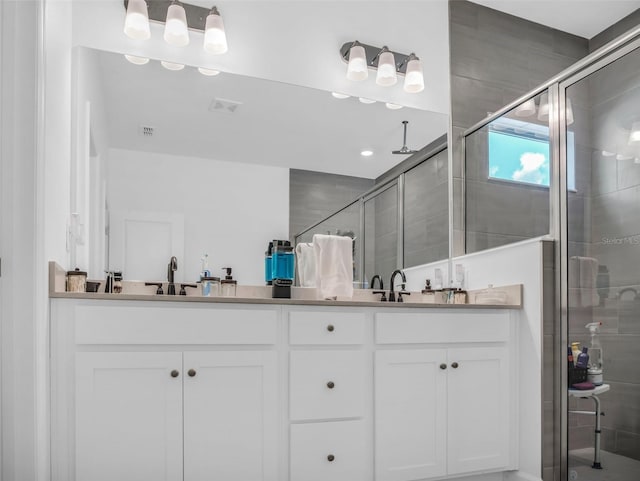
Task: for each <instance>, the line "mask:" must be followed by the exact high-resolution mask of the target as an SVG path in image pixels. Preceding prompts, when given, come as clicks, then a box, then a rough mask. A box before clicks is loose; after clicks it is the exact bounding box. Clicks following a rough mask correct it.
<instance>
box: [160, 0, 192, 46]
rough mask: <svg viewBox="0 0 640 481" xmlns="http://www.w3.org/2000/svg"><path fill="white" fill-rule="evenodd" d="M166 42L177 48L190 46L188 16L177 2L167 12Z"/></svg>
mask: <svg viewBox="0 0 640 481" xmlns="http://www.w3.org/2000/svg"><path fill="white" fill-rule="evenodd" d="M164 41H165V42H167V43H168V44H169V45H174V46H176V47H184V46H186V45H189V30H188V28H187V14H186V12H185V11H184V7H183V6H182V5H180V4H178V3H175V2H174V3H172V4H171V5H169V9H168V10H167V21H166V23H165V25H164Z"/></svg>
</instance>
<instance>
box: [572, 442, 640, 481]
mask: <svg viewBox="0 0 640 481" xmlns="http://www.w3.org/2000/svg"><path fill="white" fill-rule="evenodd" d="M600 460H601V462H602V469H593V468H592V467H591V465H592V464H593V448H585V449H575V450H573V451H570V452H569V479H570V480H571V481H638V480H640V461H637V460H635V459H631V458H627V457H625V456H620V455H618V454H613V453H609V452H607V451H600Z"/></svg>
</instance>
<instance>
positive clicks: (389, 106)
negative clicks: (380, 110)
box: [385, 102, 403, 110]
mask: <svg viewBox="0 0 640 481" xmlns="http://www.w3.org/2000/svg"><path fill="white" fill-rule="evenodd" d="M385 105H386V106H387V108H388V109H389V110H400V109H401V108H402V107H403V106H402V105H398V104H392V103H391V102H387V103H386V104H385Z"/></svg>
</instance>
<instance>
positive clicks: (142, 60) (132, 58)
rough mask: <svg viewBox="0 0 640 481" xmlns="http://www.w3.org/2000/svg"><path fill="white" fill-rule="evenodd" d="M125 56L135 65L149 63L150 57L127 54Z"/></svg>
mask: <svg viewBox="0 0 640 481" xmlns="http://www.w3.org/2000/svg"><path fill="white" fill-rule="evenodd" d="M124 58H126V59H127V60H128V61H129V62H131V63H132V64H134V65H146V64H148V63H149V59H148V58H145V57H136V56H135V55H127V54H125V56H124Z"/></svg>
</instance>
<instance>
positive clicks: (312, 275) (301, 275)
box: [296, 243, 316, 287]
mask: <svg viewBox="0 0 640 481" xmlns="http://www.w3.org/2000/svg"><path fill="white" fill-rule="evenodd" d="M296 259H297V260H298V281H299V282H300V286H301V287H316V253H315V250H314V248H313V244H308V243H300V244H298V245H297V246H296Z"/></svg>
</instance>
